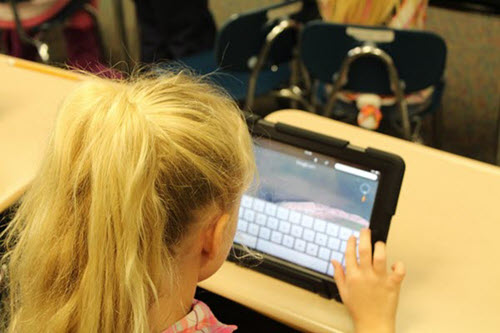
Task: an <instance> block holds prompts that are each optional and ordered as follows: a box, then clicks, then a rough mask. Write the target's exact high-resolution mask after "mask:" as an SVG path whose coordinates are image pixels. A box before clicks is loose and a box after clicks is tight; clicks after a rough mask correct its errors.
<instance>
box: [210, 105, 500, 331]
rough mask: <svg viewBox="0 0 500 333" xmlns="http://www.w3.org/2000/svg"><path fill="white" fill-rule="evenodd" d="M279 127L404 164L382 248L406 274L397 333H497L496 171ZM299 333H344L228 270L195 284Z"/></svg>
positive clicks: (499, 181) (287, 118)
mask: <svg viewBox="0 0 500 333" xmlns="http://www.w3.org/2000/svg"><path fill="white" fill-rule="evenodd" d="M266 119H267V120H269V121H273V122H277V121H281V122H285V123H287V124H290V125H294V126H298V127H303V128H306V129H309V130H312V131H317V132H321V133H323V134H327V135H331V136H336V137H338V138H342V139H346V140H349V141H350V142H351V143H353V144H355V145H358V146H361V147H366V146H371V147H374V148H379V149H383V150H387V151H390V152H393V153H396V154H399V155H400V156H402V157H403V158H404V160H405V161H406V167H407V169H406V174H405V178H404V182H403V187H402V191H401V196H400V200H399V204H398V208H397V213H396V215H395V216H394V219H393V222H392V225H391V229H390V232H389V239H388V253H389V260H390V262H392V261H395V260H396V259H401V260H403V262H404V263H405V264H406V266H407V271H408V274H407V277H406V280H405V282H404V284H403V289H402V292H401V300H400V305H399V313H398V321H397V332H415V333H425V332H455V333H456V332H498V330H499V328H500V316H499V313H498V312H499V310H500V306H499V305H498V304H499V303H500V264H499V260H500V259H499V255H500V238H499V237H500V214H499V208H498V207H499V206H500V168H498V167H495V166H492V165H488V164H484V163H481V162H476V161H473V160H470V159H466V158H462V157H459V156H456V155H452V154H448V153H444V152H441V151H438V150H435V149H431V148H427V147H424V146H419V145H416V144H413V143H410V142H406V141H403V140H399V139H396V138H392V137H388V136H385V135H382V134H378V133H373V132H369V131H366V130H362V129H360V128H357V127H354V126H351V125H346V124H343V123H340V122H336V121H333V120H329V119H325V118H323V117H319V116H316V115H313V114H309V113H305V112H300V111H292V110H289V111H279V112H275V113H273V114H271V115H269V116H268V117H267V118H266ZM201 285H202V286H203V287H204V288H206V289H209V290H211V291H212V292H215V293H217V294H221V295H223V296H225V297H227V298H230V299H232V300H234V301H237V302H239V303H242V304H245V305H247V306H249V307H251V308H253V309H255V310H257V311H260V312H262V313H264V314H266V315H268V316H270V317H273V318H276V319H279V320H281V321H283V322H285V323H287V324H290V325H293V326H295V327H298V328H300V329H302V330H304V331H312V332H338V331H343V332H351V331H352V324H351V322H350V319H349V317H348V315H347V313H346V311H345V309H344V308H343V306H342V305H340V304H338V303H336V302H335V301H329V300H326V299H322V298H321V297H319V296H316V295H314V294H312V293H308V292H306V291H304V290H301V289H299V288H296V287H293V286H291V285H288V284H286V283H283V282H280V281H278V280H275V279H272V278H269V277H265V276H263V275H260V274H258V273H254V272H248V271H247V270H245V269H243V268H240V267H236V266H235V265H234V264H232V263H227V264H225V265H224V267H223V268H222V270H221V271H220V272H219V273H217V274H216V275H214V276H213V277H212V278H210V279H209V280H207V281H205V282H203V283H202V284H201Z"/></svg>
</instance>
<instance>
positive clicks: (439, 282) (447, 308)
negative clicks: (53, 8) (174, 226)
mask: <svg viewBox="0 0 500 333" xmlns="http://www.w3.org/2000/svg"><path fill="white" fill-rule="evenodd" d="M7 59H8V58H6V57H3V56H0V154H1V156H2V162H1V163H0V211H1V210H3V209H4V208H5V207H7V206H8V205H9V204H11V203H12V202H13V201H14V200H16V199H17V198H18V197H19V196H20V194H21V193H22V191H23V190H24V189H25V188H26V186H27V185H28V184H29V182H30V181H31V179H32V178H33V176H34V174H35V172H36V168H37V166H38V163H39V161H40V158H41V156H42V155H43V150H44V147H45V145H46V142H47V138H48V134H49V132H50V128H51V124H52V123H53V121H54V118H55V114H56V111H57V106H58V104H59V103H60V101H61V100H62V98H63V97H64V96H65V95H66V94H67V93H68V92H69V91H71V90H72V89H73V88H74V87H75V84H76V82H75V81H73V80H71V79H64V78H61V77H56V76H52V75H47V74H46V73H41V72H36V71H31V70H26V69H20V68H15V67H12V66H10V65H8V64H7V61H6V60H7ZM267 119H268V120H270V121H281V122H286V123H289V124H292V125H295V126H301V127H304V128H306V129H310V130H314V131H318V132H321V133H324V134H328V135H332V136H337V137H339V138H343V139H347V140H350V141H351V142H352V143H353V144H356V145H359V146H362V147H365V146H371V147H374V148H379V149H384V150H388V151H391V152H394V153H396V154H399V155H401V156H402V157H403V158H404V159H405V161H406V165H407V171H406V175H405V179H404V182H403V188H402V191H401V196H400V201H399V205H398V209H397V214H396V216H395V217H394V219H393V223H392V226H391V230H390V233H389V240H388V247H389V255H390V260H396V259H401V260H403V261H404V262H405V264H406V266H407V270H408V275H407V278H406V280H405V282H404V285H403V289H402V294H401V301H400V308H399V314H398V322H397V328H398V330H397V331H398V332H419V333H420V332H475V331H478V330H480V331H481V332H496V331H497V330H498V327H500V317H499V316H498V310H499V307H498V302H499V300H500V286H499V285H500V282H499V281H500V265H498V264H497V262H498V257H497V256H498V254H499V253H500V240H499V239H498V236H497V235H499V234H500V223H499V222H500V215H499V214H498V205H499V202H500V201H499V198H500V168H498V167H495V166H490V165H487V164H484V163H480V162H476V161H473V160H469V159H466V158H462V157H458V156H455V155H452V154H448V153H443V152H440V151H437V150H434V149H430V148H426V147H423V146H418V145H415V144H412V143H409V142H405V141H402V140H399V139H395V138H391V137H388V136H385V135H381V134H378V133H372V132H369V131H365V130H362V129H359V128H356V127H353V126H350V125H346V124H342V123H339V122H336V121H333V120H329V119H325V118H322V117H319V116H315V115H312V114H308V113H304V112H298V111H291V110H290V111H279V112H275V113H273V114H272V115H270V116H268V117H267ZM201 286H203V287H204V288H206V289H208V290H211V291H212V292H215V293H218V294H220V295H222V296H225V297H227V298H229V299H232V300H234V301H237V302H239V303H241V304H244V305H246V306H248V307H250V308H253V309H255V310H257V311H259V312H261V313H264V314H265V315H268V316H270V317H272V318H275V319H278V320H280V321H283V322H285V323H287V324H289V325H292V326H295V327H297V328H299V329H301V330H303V331H312V332H350V331H352V324H351V321H350V319H349V316H348V314H347V312H346V310H345V308H344V307H343V305H341V304H339V303H336V302H335V301H332V300H326V299H323V298H321V297H319V296H317V295H315V294H313V293H310V292H308V291H305V290H302V289H300V288H297V287H295V286H292V285H289V284H287V283H284V282H281V281H278V280H276V279H274V278H271V277H267V276H265V275H262V274H260V273H256V272H253V271H250V270H248V269H244V268H241V267H238V266H236V265H234V264H232V263H225V264H224V265H223V267H222V269H221V270H220V271H219V272H218V273H217V274H215V275H214V276H213V277H212V278H210V279H208V280H206V281H204V282H203V283H201ZM215 311H216V309H215Z"/></svg>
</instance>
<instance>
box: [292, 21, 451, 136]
mask: <svg viewBox="0 0 500 333" xmlns="http://www.w3.org/2000/svg"><path fill="white" fill-rule="evenodd" d="M300 56H301V60H302V62H303V65H304V66H305V68H306V69H307V72H308V73H309V75H310V78H311V80H312V81H313V82H315V83H316V84H315V85H314V87H315V88H312V90H313V92H312V93H311V100H312V102H313V103H314V104H317V101H316V97H317V96H318V93H319V94H321V92H322V91H324V89H322V91H319V92H318V89H317V86H318V83H324V84H330V85H332V89H331V92H330V93H329V94H328V96H326V98H325V99H326V103H324V108H323V110H322V112H321V113H322V114H323V115H325V116H332V114H333V115H336V116H338V117H342V116H344V115H346V114H351V118H352V115H353V114H357V112H358V111H357V109H356V108H355V106H354V105H348V103H344V104H343V105H342V108H341V109H339V107H338V105H337V104H340V103H339V102H338V101H337V94H338V92H339V91H341V89H342V90H347V91H353V92H360V93H374V94H378V95H389V96H394V97H395V104H394V106H390V107H382V113H383V117H384V118H385V119H386V120H390V122H391V126H393V127H395V128H396V129H397V130H398V132H399V133H400V135H401V136H402V137H403V138H405V139H407V140H413V141H416V140H418V139H419V131H420V128H421V123H422V117H423V116H424V115H426V114H431V115H432V116H433V118H434V119H433V120H434V121H433V127H434V128H433V132H434V141H435V144H437V145H439V143H438V140H439V129H438V126H439V125H440V122H441V119H440V118H439V116H440V112H438V111H439V110H438V109H439V105H440V101H441V97H442V93H443V88H444V80H443V72H444V68H445V63H446V44H445V42H444V40H443V39H442V38H441V37H439V36H438V35H436V34H433V33H430V32H425V31H416V30H395V29H389V28H382V27H366V26H354V25H342V24H332V23H325V22H320V21H315V22H310V23H308V24H306V25H305V26H304V28H303V30H302V35H301V46H300ZM431 86H433V87H434V91H433V93H432V95H431V97H430V99H429V100H428V101H427V103H423V104H422V105H419V106H416V107H410V108H409V107H408V105H407V103H406V100H405V95H406V94H411V93H415V92H418V91H421V90H423V89H425V88H427V87H431ZM323 88H324V87H323Z"/></svg>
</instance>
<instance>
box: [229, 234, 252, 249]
mask: <svg viewBox="0 0 500 333" xmlns="http://www.w3.org/2000/svg"><path fill="white" fill-rule="evenodd" d="M234 241H235V242H236V243H240V244H243V245H246V246H248V247H252V248H255V246H256V245H257V237H255V236H252V235H249V234H247V233H244V232H239V231H238V232H236V235H235V237H234Z"/></svg>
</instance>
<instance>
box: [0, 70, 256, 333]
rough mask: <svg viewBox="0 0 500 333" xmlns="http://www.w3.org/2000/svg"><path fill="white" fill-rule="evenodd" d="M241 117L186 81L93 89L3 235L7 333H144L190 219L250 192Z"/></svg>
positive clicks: (70, 115)
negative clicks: (4, 237) (5, 252)
mask: <svg viewBox="0 0 500 333" xmlns="http://www.w3.org/2000/svg"><path fill="white" fill-rule="evenodd" d="M253 171H254V159H253V153H252V148H251V139H250V136H249V134H248V129H247V127H246V124H245V122H244V119H243V117H242V115H241V113H240V110H239V109H238V107H237V106H236V105H235V103H234V102H233V101H232V100H230V98H228V97H227V96H226V95H225V94H224V93H222V92H221V91H220V90H218V89H216V88H214V87H213V86H212V85H210V84H207V83H205V82H203V80H202V79H200V78H194V77H191V76H190V75H187V74H185V73H184V74H183V73H180V74H176V75H174V74H169V73H162V74H161V75H149V76H146V77H143V78H137V79H132V80H129V81H127V82H112V81H106V80H100V79H91V80H89V81H88V82H85V83H83V84H82V85H81V86H79V88H77V89H76V90H75V91H74V92H72V93H71V95H70V96H68V97H67V98H66V100H65V102H64V103H63V105H62V107H61V108H60V111H59V115H58V119H57V122H56V125H55V129H54V132H53V136H52V138H51V141H50V144H49V148H48V152H47V154H46V157H45V159H44V162H43V164H42V166H41V169H40V171H39V173H38V175H37V176H36V179H35V180H34V182H33V183H32V185H31V188H30V189H29V190H28V192H27V193H26V194H25V196H24V198H23V200H22V203H21V205H20V207H19V209H18V211H17V214H16V215H15V217H14V219H13V221H12V222H11V224H10V226H9V228H8V235H7V246H8V248H9V251H8V253H7V255H6V257H5V258H4V259H5V262H7V264H8V275H9V276H8V280H9V281H8V283H9V287H8V290H9V296H8V297H9V304H8V308H9V319H8V321H9V324H8V325H9V326H8V331H9V332H125V331H127V332H147V331H149V325H148V309H149V308H150V307H151V305H152V304H155V301H156V300H157V297H158V289H159V286H160V281H161V280H163V279H164V278H165V274H167V275H168V277H170V281H171V282H172V283H171V286H173V285H174V282H173V280H174V276H175V270H176V268H175V260H174V259H175V249H176V245H178V244H179V242H180V241H181V240H182V237H183V235H185V234H186V232H187V230H188V229H189V228H190V227H191V226H192V225H194V222H195V218H194V215H195V214H196V213H197V212H200V211H201V210H202V209H204V207H207V206H208V205H212V204H215V205H217V206H218V207H220V209H223V210H229V209H231V207H235V203H236V202H237V201H238V200H239V198H240V196H241V194H242V192H243V191H244V190H245V188H246V187H247V186H248V185H249V184H250V183H251V180H252V178H253Z"/></svg>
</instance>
